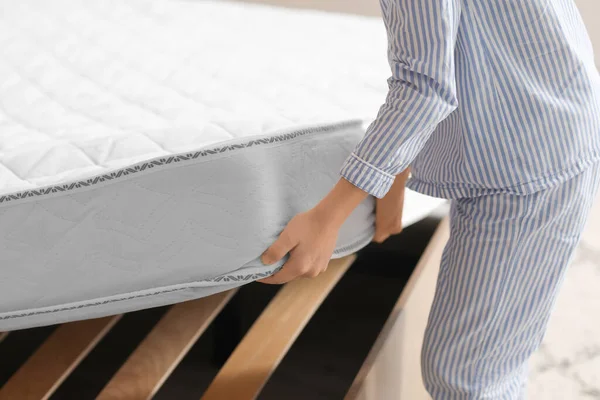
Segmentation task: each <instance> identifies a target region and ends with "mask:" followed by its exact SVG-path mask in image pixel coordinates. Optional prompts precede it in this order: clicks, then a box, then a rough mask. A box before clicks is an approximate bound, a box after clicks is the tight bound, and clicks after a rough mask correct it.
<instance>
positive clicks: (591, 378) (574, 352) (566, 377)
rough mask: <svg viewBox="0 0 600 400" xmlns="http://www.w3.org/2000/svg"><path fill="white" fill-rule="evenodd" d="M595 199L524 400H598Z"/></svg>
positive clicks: (599, 230)
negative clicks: (526, 397) (526, 398)
mask: <svg viewBox="0 0 600 400" xmlns="http://www.w3.org/2000/svg"><path fill="white" fill-rule="evenodd" d="M599 316H600V196H599V197H598V199H597V200H596V202H595V206H594V209H593V210H592V214H591V216H590V218H589V221H588V226H587V229H586V231H585V233H584V236H583V239H582V242H581V244H580V246H579V248H578V250H577V252H576V254H575V258H574V260H573V263H572V265H571V268H570V270H569V271H568V273H567V276H566V279H565V283H564V286H563V288H562V292H561V294H560V296H559V298H558V301H557V304H556V309H555V311H554V314H553V316H552V318H551V320H550V326H549V328H548V332H547V334H546V338H545V340H544V342H543V345H542V347H541V348H540V350H539V352H538V353H537V354H535V356H534V357H533V359H532V362H531V364H530V381H529V388H528V394H529V396H528V400H551V399H560V400H564V399H569V400H579V399H581V400H592V399H600V318H599Z"/></svg>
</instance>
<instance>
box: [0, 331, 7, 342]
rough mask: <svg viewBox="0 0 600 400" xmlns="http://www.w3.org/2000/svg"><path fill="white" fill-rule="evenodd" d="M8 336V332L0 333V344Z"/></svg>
mask: <svg viewBox="0 0 600 400" xmlns="http://www.w3.org/2000/svg"><path fill="white" fill-rule="evenodd" d="M7 336H8V332H0V343H2V341H3V340H4V339H6V337H7Z"/></svg>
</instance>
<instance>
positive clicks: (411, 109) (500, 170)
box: [341, 0, 600, 198]
mask: <svg viewBox="0 0 600 400" xmlns="http://www.w3.org/2000/svg"><path fill="white" fill-rule="evenodd" d="M381 8H382V12H383V16H384V21H385V26H386V29H387V33H388V42H389V52H388V58H389V62H390V66H391V71H392V77H391V78H390V79H389V93H388V96H387V99H386V101H385V104H384V105H383V106H382V107H381V109H380V111H379V114H378V116H377V118H376V119H375V121H374V122H373V123H372V124H371V126H370V127H369V129H368V130H367V133H366V135H365V137H364V139H363V140H362V141H361V142H360V143H359V144H358V146H357V148H356V150H355V152H354V153H353V154H352V155H351V156H350V157H349V158H348V159H347V161H346V162H345V164H344V165H343V167H342V170H341V174H342V176H343V177H344V178H346V179H347V180H349V181H350V182H352V183H353V184H355V185H356V186H358V187H360V188H362V189H363V190H365V191H367V192H369V193H371V194H372V195H374V196H376V197H382V196H383V195H384V194H385V193H386V192H387V191H388V189H389V187H390V185H391V184H392V182H393V179H394V176H395V175H396V174H398V173H400V172H401V171H403V170H404V169H405V168H406V167H408V166H409V165H411V167H412V175H413V178H412V179H411V181H410V182H409V187H411V188H413V189H415V190H417V191H420V192H424V193H426V194H429V195H432V196H438V197H446V198H462V197H474V196H480V195H484V194H489V193H498V192H503V193H514V194H529V193H535V192H536V191H538V190H542V189H544V188H548V187H551V186H553V185H556V184H558V183H560V182H564V181H565V180H567V179H569V178H570V177H573V176H575V175H576V174H577V173H579V172H581V171H583V170H585V168H586V167H588V166H589V165H591V164H593V163H594V162H595V161H596V160H598V159H600V77H599V74H598V70H597V68H596V66H595V65H594V57H593V50H592V46H591V44H590V40H589V37H588V34H587V32H586V30H585V27H584V25H583V21H582V19H581V16H580V15H579V12H578V10H577V8H576V6H575V4H574V1H573V0H381Z"/></svg>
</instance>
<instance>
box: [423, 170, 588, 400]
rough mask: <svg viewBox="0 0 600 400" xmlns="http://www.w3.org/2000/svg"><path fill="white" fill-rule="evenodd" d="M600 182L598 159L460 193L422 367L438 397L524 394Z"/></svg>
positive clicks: (514, 396)
mask: <svg viewBox="0 0 600 400" xmlns="http://www.w3.org/2000/svg"><path fill="white" fill-rule="evenodd" d="M599 181H600V167H599V166H593V167H591V168H588V169H587V170H586V171H584V172H583V173H581V174H579V175H577V176H575V177H573V178H571V179H570V180H568V181H566V182H563V183H562V184H559V185H557V186H554V187H551V188H549V189H546V190H543V191H540V192H537V193H534V194H531V195H527V196H516V195H511V194H494V195H487V196H482V197H477V198H464V199H458V200H454V201H453V202H452V205H451V211H450V219H451V221H450V239H449V241H448V243H447V245H446V248H445V250H444V254H443V256H442V262H441V268H440V273H439V277H438V281H437V287H436V293H435V297H434V301H433V306H432V309H431V313H430V316H429V322H428V325H427V329H426V332H425V338H424V344H423V350H422V374H423V379H424V382H425V386H426V388H427V390H428V392H429V393H430V394H431V396H432V397H433V399H434V400H438V399H443V400H445V399H522V398H524V397H525V382H526V375H527V368H526V365H527V360H528V358H529V357H530V356H531V354H532V353H533V352H534V351H535V350H536V349H537V348H538V346H539V345H540V342H541V341H542V338H543V336H544V332H545V330H546V326H547V322H548V318H549V316H550V313H551V310H552V307H553V304H554V302H555V299H556V296H557V293H558V290H559V288H560V286H561V283H562V281H563V277H564V274H565V271H566V269H567V266H568V264H569V262H570V260H571V257H572V255H573V253H574V250H575V247H576V246H577V243H578V242H579V239H580V236H581V233H582V230H583V228H584V224H585V221H586V218H587V216H588V213H589V210H590V208H591V206H592V203H593V201H594V197H595V193H596V191H597V189H598V186H599Z"/></svg>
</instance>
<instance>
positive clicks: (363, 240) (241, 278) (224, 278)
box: [0, 231, 372, 321]
mask: <svg viewBox="0 0 600 400" xmlns="http://www.w3.org/2000/svg"><path fill="white" fill-rule="evenodd" d="M371 237H372V232H371V231H369V232H367V233H366V234H365V235H362V236H361V237H360V238H359V239H357V240H355V241H354V242H352V243H350V244H348V245H346V246H342V247H340V248H338V249H335V251H334V254H343V253H345V252H350V251H355V250H356V249H358V248H361V247H363V246H364V245H365V244H367V243H368V241H370V239H371ZM281 268H283V265H282V266H280V267H278V268H276V269H275V270H273V271H270V272H259V273H255V274H249V275H239V274H238V275H235V274H233V275H221V276H217V277H215V278H211V279H205V280H203V281H198V282H196V284H198V283H204V282H218V283H220V282H246V281H251V280H257V279H261V278H265V277H267V276H270V275H272V274H274V273H276V272H277V271H279V270H280V269H281ZM193 287H194V284H190V285H189V286H184V287H177V288H172V289H162V290H155V291H153V292H150V293H143V294H136V295H131V296H126V297H118V298H112V299H106V300H101V301H95V302H91V303H83V304H78V305H74V306H63V307H57V308H52V309H47V310H38V311H30V312H24V313H20V314H12V315H5V316H0V321H2V320H7V319H14V318H23V317H31V316H33V315H41V314H51V313H55V312H61V311H71V310H77V309H81V308H86V307H95V306H101V305H104V304H109V303H115V302H117V301H127V300H132V299H137V298H142V297H151V296H157V295H160V294H165V293H173V292H178V291H181V290H187V289H191V288H193Z"/></svg>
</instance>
